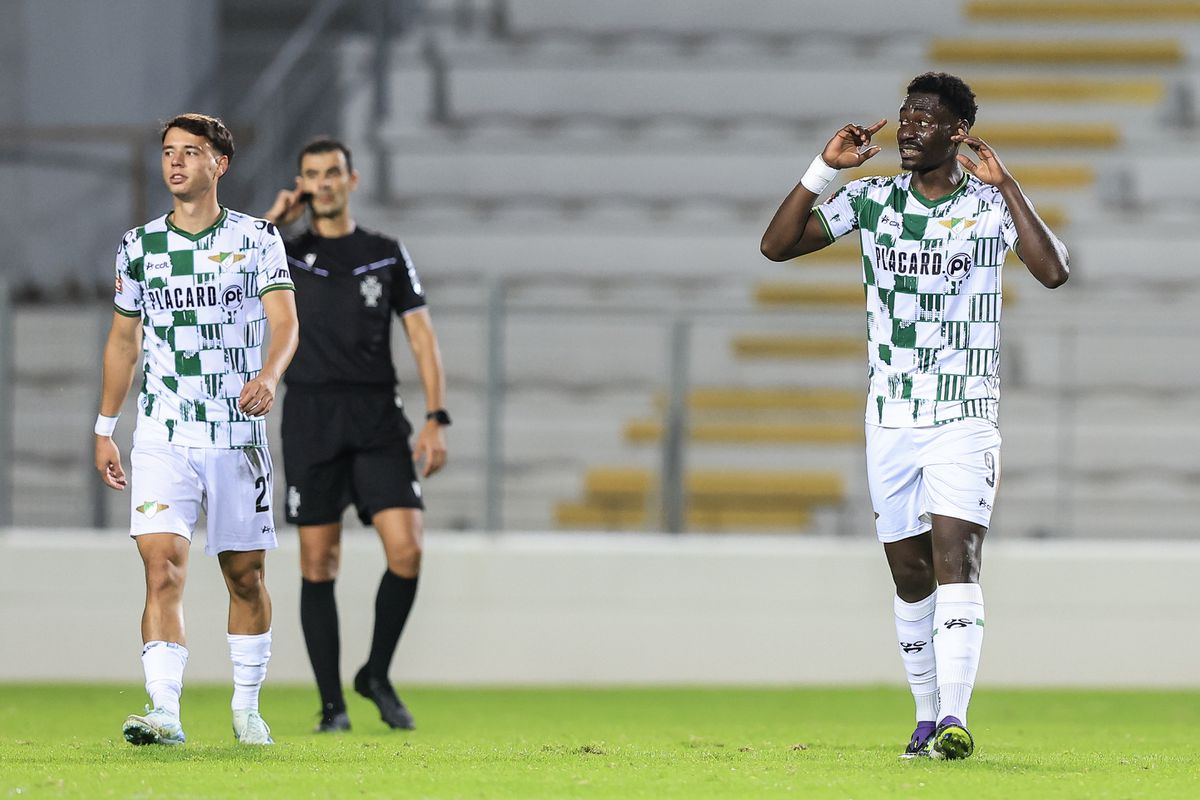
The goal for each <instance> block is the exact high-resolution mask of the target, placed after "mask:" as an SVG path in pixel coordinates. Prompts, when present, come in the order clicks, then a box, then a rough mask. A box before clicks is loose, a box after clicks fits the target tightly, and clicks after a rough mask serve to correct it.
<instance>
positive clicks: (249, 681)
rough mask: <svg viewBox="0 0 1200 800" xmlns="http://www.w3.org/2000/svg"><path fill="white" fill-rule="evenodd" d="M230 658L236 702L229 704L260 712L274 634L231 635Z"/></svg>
mask: <svg viewBox="0 0 1200 800" xmlns="http://www.w3.org/2000/svg"><path fill="white" fill-rule="evenodd" d="M226 638H227V639H228V641H229V659H230V660H231V661H233V700H232V702H231V703H230V705H231V706H232V707H233V709H234V710H237V709H239V708H249V709H254V710H257V709H258V692H259V690H260V689H262V685H263V681H264V680H266V678H267V662H268V661H270V660H271V631H270V630H268V631H267V632H266V633H255V634H250V635H245V634H238V633H230V634H227V635H226Z"/></svg>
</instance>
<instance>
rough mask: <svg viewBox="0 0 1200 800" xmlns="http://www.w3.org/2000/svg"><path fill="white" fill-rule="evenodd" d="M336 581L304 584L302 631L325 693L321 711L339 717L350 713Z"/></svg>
mask: <svg viewBox="0 0 1200 800" xmlns="http://www.w3.org/2000/svg"><path fill="white" fill-rule="evenodd" d="M333 584H334V582H333V581H309V580H305V579H303V578H301V580H300V627H301V628H303V629H304V644H305V646H307V647H308V660H309V661H310V662H312V668H313V674H314V675H315V676H316V678H317V691H318V692H320V693H321V710H322V711H323V712H325V713H326V714H337V713H340V712H342V711H345V710H346V699H345V697H344V696H343V695H342V676H341V669H340V667H339V664H338V661H339V659H340V658H341V640H340V634H339V631H338V613H337V599H336V598H335V597H334V595H333Z"/></svg>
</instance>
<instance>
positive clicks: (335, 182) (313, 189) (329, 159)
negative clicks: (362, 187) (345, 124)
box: [300, 150, 358, 218]
mask: <svg viewBox="0 0 1200 800" xmlns="http://www.w3.org/2000/svg"><path fill="white" fill-rule="evenodd" d="M356 186H358V173H357V172H351V171H350V168H349V166H348V165H347V164H346V155H345V154H344V153H343V152H342V151H341V150H330V151H328V152H325V153H306V154H305V156H304V159H303V160H302V161H301V162H300V190H301V191H303V192H309V193H311V194H312V202H311V208H312V213H313V216H314V217H330V218H333V217H341V216H344V215H345V214H347V213H348V212H349V206H350V193H351V192H353V191H354V188H355V187H356Z"/></svg>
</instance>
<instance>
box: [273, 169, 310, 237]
mask: <svg viewBox="0 0 1200 800" xmlns="http://www.w3.org/2000/svg"><path fill="white" fill-rule="evenodd" d="M303 198H304V192H303V191H302V190H301V189H300V178H299V177H297V178H296V188H294V189H280V190H279V193H278V194H276V195H275V202H274V203H272V204H271V207H270V208H269V209H267V212H266V213H265V214H263V219H266V220H270V221H271V222H274V223H275V225H276V226H278V227H281V228H282V227H287V226H288V225H291V224H292V223H293V222H295V221H296V220H298V219H300V217H302V216H303V215H304V209H306V208H308V204H307V203H305V202H304V199H303Z"/></svg>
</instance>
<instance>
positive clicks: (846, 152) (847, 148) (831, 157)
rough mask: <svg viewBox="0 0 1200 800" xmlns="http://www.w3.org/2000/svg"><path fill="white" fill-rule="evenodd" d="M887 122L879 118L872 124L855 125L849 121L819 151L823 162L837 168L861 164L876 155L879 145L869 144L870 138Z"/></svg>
mask: <svg viewBox="0 0 1200 800" xmlns="http://www.w3.org/2000/svg"><path fill="white" fill-rule="evenodd" d="M886 124H887V120H886V119H881V120H879V122H876V123H875V124H874V125H867V126H865V127H864V126H862V125H855V124H854V123H851V124H849V125H846V126H845V127H843V128H842V129H841V130H840V131H838V132H837V133H835V134H834V135H833V138H832V139H830V140H829V144H827V145H825V149H824V150H822V151H821V158H822V159H824V161H825V163H826V164H828V165H829V166H831V167H836V168H837V169H846V168H848V167H857V166H861V165H862V163H863V162H864V161H866V160H867V159H868V158H871V157H872V156H875V155H878V153H879V150H880V147H879V145H876V144H871V138H872V137H873V136H875V134H877V133H879V131H880V129H882V128H883V126H884V125H886Z"/></svg>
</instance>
